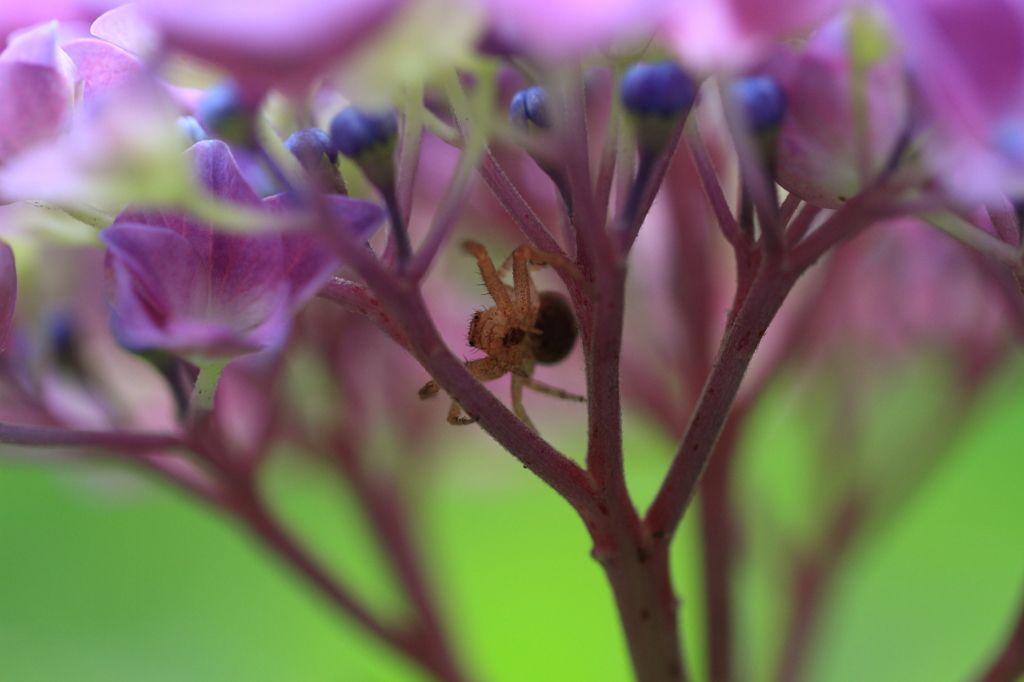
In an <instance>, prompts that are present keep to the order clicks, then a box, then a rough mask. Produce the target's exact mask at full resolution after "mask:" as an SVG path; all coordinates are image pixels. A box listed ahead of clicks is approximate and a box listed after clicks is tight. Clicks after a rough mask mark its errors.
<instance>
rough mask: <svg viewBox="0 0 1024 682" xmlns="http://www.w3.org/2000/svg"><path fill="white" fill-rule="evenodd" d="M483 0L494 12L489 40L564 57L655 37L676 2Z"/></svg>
mask: <svg viewBox="0 0 1024 682" xmlns="http://www.w3.org/2000/svg"><path fill="white" fill-rule="evenodd" d="M478 1H479V2H480V4H481V5H483V6H484V8H485V9H486V11H487V12H488V14H489V15H490V16H489V21H488V24H489V35H488V38H487V43H488V44H489V45H493V46H495V47H497V48H499V49H500V50H502V51H504V50H511V51H514V52H532V53H539V54H544V55H549V56H563V57H564V56H566V55H573V54H580V53H582V52H587V51H591V50H595V49H599V48H603V47H607V46H608V45H610V44H612V43H613V42H615V41H618V40H628V39H630V38H636V37H637V36H649V35H650V34H651V32H652V31H653V29H654V27H655V25H656V23H657V22H658V21H659V20H660V18H661V17H662V16H663V15H664V14H665V11H666V8H667V7H669V6H670V3H669V2H667V1H666V0H590V1H589V2H580V1H579V0H478ZM567 26H571V27H572V30H571V31H567V30H565V29H566V27H567Z"/></svg>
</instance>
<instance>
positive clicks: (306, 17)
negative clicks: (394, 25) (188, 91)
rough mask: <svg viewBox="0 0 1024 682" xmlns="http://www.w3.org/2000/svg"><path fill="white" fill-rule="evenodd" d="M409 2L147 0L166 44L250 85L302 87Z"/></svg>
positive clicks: (145, 11)
mask: <svg viewBox="0 0 1024 682" xmlns="http://www.w3.org/2000/svg"><path fill="white" fill-rule="evenodd" d="M404 4H405V3H404V2H402V0H298V1H297V2H288V3H284V2H279V1H277V0H255V1H242V0H218V1H217V2H210V1H209V0H143V1H142V2H140V3H138V7H139V12H140V13H141V14H142V15H143V16H144V17H145V18H146V19H147V20H149V21H150V22H152V25H153V27H154V28H155V29H156V30H157V32H158V33H159V34H160V36H161V39H162V41H163V44H164V46H165V47H167V48H169V49H172V50H180V51H181V52H185V53H187V54H190V55H193V56H195V57H199V58H200V59H203V60H205V61H208V62H210V63H211V64H215V65H217V66H219V67H222V68H224V69H226V70H227V71H229V72H230V73H231V75H232V76H233V77H234V79H235V80H236V81H238V82H239V84H241V85H242V86H243V87H244V88H246V89H247V90H252V91H257V92H263V91H265V90H267V89H269V88H272V87H276V88H279V89H282V90H285V91H289V92H301V91H302V90H303V89H304V88H306V87H307V86H308V85H309V84H310V83H311V82H312V81H313V80H314V79H315V78H316V77H317V76H318V75H320V74H322V73H323V72H324V71H325V70H326V69H327V68H328V67H330V66H331V65H333V64H335V63H337V62H338V61H339V60H340V59H342V58H343V57H345V56H346V55H350V54H352V53H353V52H355V51H356V50H357V49H359V48H360V47H362V46H363V45H364V44H365V43H366V41H367V40H368V39H370V38H371V37H372V36H374V35H375V33H376V29H377V28H379V27H380V26H381V25H383V24H384V23H385V22H386V21H387V20H388V19H389V18H391V17H392V16H393V14H394V13H396V11H397V10H399V9H400V8H401V7H402V6H403V5H404Z"/></svg>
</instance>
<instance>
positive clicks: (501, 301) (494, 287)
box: [463, 241, 512, 310]
mask: <svg viewBox="0 0 1024 682" xmlns="http://www.w3.org/2000/svg"><path fill="white" fill-rule="evenodd" d="M463 247H465V249H466V251H469V253H471V254H472V255H473V256H475V257H476V262H477V264H478V265H479V267H480V277H482V278H483V280H484V286H486V287H487V293H488V294H490V295H491V298H493V299H494V304H495V305H496V306H498V308H500V309H502V310H510V309H511V308H512V299H511V298H510V297H509V295H508V289H507V288H506V287H505V285H504V284H503V283H502V281H501V277H499V276H498V272H497V270H495V269H494V261H492V260H491V257H490V256H489V255H488V254H487V249H486V248H485V247H484V245H483V244H480V243H478V242H474V241H467V242H465V243H464V244H463Z"/></svg>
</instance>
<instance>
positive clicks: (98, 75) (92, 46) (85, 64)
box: [63, 38, 145, 101]
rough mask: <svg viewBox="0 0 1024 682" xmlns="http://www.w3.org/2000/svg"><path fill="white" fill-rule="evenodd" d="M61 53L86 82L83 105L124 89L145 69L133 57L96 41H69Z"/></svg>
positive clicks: (113, 46)
mask: <svg viewBox="0 0 1024 682" xmlns="http://www.w3.org/2000/svg"><path fill="white" fill-rule="evenodd" d="M63 49H64V52H66V53H67V55H68V56H69V57H71V59H72V61H74V62H75V66H77V67H78V74H79V76H81V78H82V80H84V81H85V91H84V95H85V99H86V101H88V100H90V99H91V98H94V97H97V96H102V95H105V94H107V93H109V92H110V91H112V90H115V89H118V88H122V87H125V86H126V85H127V84H128V83H131V82H133V81H134V80H136V79H137V78H138V77H139V76H140V75H142V73H143V70H144V68H145V67H144V66H143V64H142V62H140V61H139V60H138V59H137V58H136V57H134V56H132V55H130V54H128V53H127V52H125V51H124V50H122V49H121V48H119V47H117V46H116V45H111V44H110V43H107V42H104V41H102V40H96V39H95V38H81V39H79V40H72V41H71V42H69V43H66V44H65V45H64V48H63Z"/></svg>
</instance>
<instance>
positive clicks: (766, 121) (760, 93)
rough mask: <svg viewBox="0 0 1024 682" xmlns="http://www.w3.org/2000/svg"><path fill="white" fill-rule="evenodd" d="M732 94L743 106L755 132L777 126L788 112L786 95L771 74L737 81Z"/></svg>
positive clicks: (732, 88) (761, 131) (733, 85)
mask: <svg viewBox="0 0 1024 682" xmlns="http://www.w3.org/2000/svg"><path fill="white" fill-rule="evenodd" d="M731 90H732V96H733V98H734V99H735V100H736V102H737V103H738V104H739V105H740V106H742V107H743V110H744V111H745V112H746V114H747V122H748V123H749V124H750V127H751V129H752V130H753V131H754V132H755V133H763V132H766V131H770V130H773V129H775V128H777V127H778V126H779V125H780V124H781V123H782V117H783V115H785V113H786V96H785V94H784V93H783V92H782V88H780V87H779V84H778V83H777V82H776V81H775V79H774V78H771V77H770V76H750V77H748V78H741V79H739V80H737V81H735V82H734V83H733V84H732V87H731Z"/></svg>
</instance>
